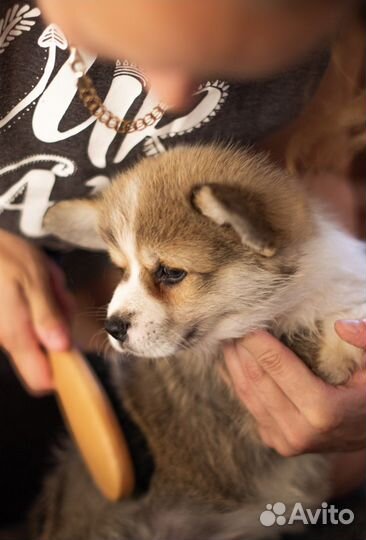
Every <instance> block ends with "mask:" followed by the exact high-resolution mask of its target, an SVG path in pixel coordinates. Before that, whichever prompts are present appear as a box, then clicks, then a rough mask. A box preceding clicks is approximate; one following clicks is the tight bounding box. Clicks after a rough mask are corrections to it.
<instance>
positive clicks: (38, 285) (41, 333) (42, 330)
mask: <svg viewBox="0 0 366 540" xmlns="http://www.w3.org/2000/svg"><path fill="white" fill-rule="evenodd" d="M23 288H24V294H25V298H26V300H27V302H28V305H29V310H30V314H31V320H32V323H33V327H34V331H35V333H36V335H37V337H38V338H39V340H40V342H41V343H42V345H43V346H44V347H46V348H47V349H49V350H53V351H63V350H66V349H68V348H69V347H70V345H71V343H70V341H71V340H70V332H69V329H68V325H67V324H66V322H65V319H64V317H63V315H62V313H61V309H60V307H59V306H58V305H57V301H56V299H55V295H54V293H53V291H52V287H51V277H50V274H49V271H48V266H47V261H46V260H42V264H37V265H35V267H34V268H33V269H32V270H29V275H28V280H27V282H25V283H23Z"/></svg>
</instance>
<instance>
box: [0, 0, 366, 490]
mask: <svg viewBox="0 0 366 540" xmlns="http://www.w3.org/2000/svg"><path fill="white" fill-rule="evenodd" d="M363 7H364V6H363V4H362V3H361V2H357V1H354V2H353V1H352V2H350V1H349V0H319V1H316V2H315V1H313V0H310V1H308V2H304V1H303V0H291V1H287V0H261V1H260V2H257V1H255V2H254V1H252V0H248V1H245V2H244V1H243V2H238V1H236V0H229V1H227V2H222V1H220V0H202V1H201V2H195V1H194V0H185V1H184V2H179V1H178V2H170V1H169V0H156V1H155V2H153V3H152V2H150V1H149V0H136V1H135V2H133V3H128V4H127V3H123V2H122V3H121V2H119V0H107V1H106V2H103V3H100V2H99V1H97V0H91V1H89V2H88V4H87V6H86V5H85V3H84V2H83V0H76V1H75V0H63V2H62V3H61V2H58V1H56V0H40V1H39V5H36V4H32V3H31V5H28V4H27V5H24V6H23V5H20V4H15V2H14V1H12V0H5V2H3V3H2V5H1V7H0V20H2V24H0V73H1V80H0V93H1V96H2V100H1V104H0V139H1V147H0V148H1V150H0V280H1V283H2V284H3V300H2V302H3V304H2V306H3V309H2V310H1V313H0V346H2V347H3V348H4V349H5V350H6V351H7V353H8V354H9V355H10V357H11V358H12V360H13V362H14V365H15V366H16V369H17V371H18V372H19V374H20V376H21V377H22V378H23V380H24V381H25V383H26V384H27V386H28V387H29V388H30V389H32V390H33V391H35V392H44V391H49V390H51V389H52V378H51V374H50V369H49V365H48V362H47V358H46V354H45V352H44V351H45V350H66V349H67V348H68V347H69V346H70V341H71V338H70V329H69V328H70V305H71V298H70V295H69V292H68V291H67V288H66V285H65V281H64V279H63V275H62V272H61V270H60V268H59V267H58V265H56V264H55V263H54V262H53V261H52V260H51V259H50V258H49V257H47V255H45V254H44V252H43V251H42V249H40V247H41V248H42V247H44V246H46V247H47V246H50V245H51V244H49V239H48V238H45V237H44V235H43V232H42V218H43V215H44V213H45V212H46V210H47V208H48V207H49V205H50V204H51V203H52V202H53V201H56V200H61V199H63V198H65V199H66V198H72V197H79V196H85V195H87V194H90V195H92V194H93V193H94V192H95V191H96V190H98V189H101V188H102V187H103V185H105V184H106V183H107V182H108V178H110V177H111V176H113V175H114V174H115V173H116V172H119V171H121V170H123V168H125V167H128V166H130V165H131V164H132V163H134V162H136V161H137V160H138V159H139V158H140V157H142V156H143V155H154V154H156V153H159V152H162V151H164V150H165V149H167V148H170V147H171V146H173V145H176V144H179V143H190V142H191V143H198V142H208V141H212V140H215V141H220V142H225V141H227V142H229V141H230V142H234V143H236V144H240V145H246V144H254V145H256V147H258V148H264V149H267V150H269V151H271V152H272V154H273V156H274V158H276V159H277V160H279V161H281V162H282V163H283V164H286V165H288V166H292V167H293V168H295V169H297V170H300V172H301V173H302V175H303V177H304V181H306V182H308V183H309V185H310V186H311V187H312V188H313V189H314V191H315V192H316V193H317V194H318V195H320V196H322V197H323V198H325V199H329V201H330V203H331V204H332V205H333V208H334V209H335V211H337V212H338V215H339V216H341V217H342V219H343V222H344V224H345V226H346V227H348V228H349V230H351V231H352V232H354V233H355V234H357V233H358V230H359V229H358V223H357V219H356V217H357V216H356V215H357V211H356V210H357V209H356V199H357V197H356V196H355V194H354V189H355V188H354V187H353V186H352V185H351V183H350V181H348V179H347V173H349V167H350V164H351V162H352V160H353V156H354V154H355V153H356V152H357V151H358V150H359V148H360V144H361V142H363V137H364V134H363V133H362V131H361V130H360V125H361V124H362V113H361V116H360V112H359V110H360V109H359V106H360V105H359V100H358V93H357V77H358V75H359V73H360V69H361V68H360V65H362V57H361V53H360V50H359V48H358V45H359V41H358V36H361V37H360V38H359V39H360V40H361V41H362V39H363V30H362V28H361V26H362V25H361V23H359V20H360V15H359V13H361V10H362V9H363ZM40 10H41V11H40ZM41 12H42V14H43V16H44V17H45V20H46V21H47V22H46V23H42V20H41ZM177 21H179V25H178V26H177ZM54 23H56V24H57V26H56V25H55V24H54ZM351 25H352V29H353V32H352V35H350V33H349V32H347V29H349V28H350V26H351ZM70 43H75V44H77V45H78V47H82V48H85V49H87V50H88V51H90V52H89V53H88V54H85V56H84V61H85V64H86V69H88V70H89V74H90V75H91V77H92V81H93V84H94V86H95V87H96V92H97V93H98V95H101V96H102V99H103V101H104V104H105V106H106V108H107V109H108V110H112V112H113V113H114V114H116V115H118V117H120V118H122V119H124V118H127V119H128V120H131V119H133V118H146V115H148V114H149V112H150V111H151V110H154V108H159V103H160V102H159V100H161V101H162V102H163V103H167V104H168V105H169V111H168V113H167V114H165V115H164V116H163V118H160V117H159V119H158V121H157V122H155V123H153V124H151V125H149V126H147V127H146V129H144V130H138V129H136V130H135V131H133V132H130V133H127V134H121V133H119V134H116V132H115V131H113V129H111V127H110V126H109V127H108V126H105V125H104V124H103V123H101V122H99V121H97V120H96V119H95V118H94V117H92V116H90V114H89V113H88V111H86V109H85V108H84V107H83V104H82V103H81V101H80V100H79V98H78V96H77V95H76V87H75V78H74V75H73V73H72V72H71V70H70V64H69V63H68V56H69V53H68V50H67V48H68V45H70ZM340 44H341V45H340ZM342 46H343V47H344V49H342ZM334 50H335V51H338V50H339V51H340V53H339V54H340V55H341V54H344V50H346V52H347V53H348V54H350V55H352V62H349V63H348V62H346V63H345V64H346V65H347V69H349V70H350V72H349V74H347V77H345V82H344V86H343V87H342V88H343V90H344V92H343V93H342V95H341V96H334V95H332V98H331V99H329V101H327V104H328V107H324V106H323V107H322V106H321V105H320V104H322V105H323V103H324V100H325V99H327V100H328V97H327V92H328V91H329V89H330V92H331V93H332V91H333V87H332V82H334V81H335V77H336V75H335V71H336V66H337V61H338V57H337V58H334V57H333V58H332V51H334ZM354 51H356V54H353V53H354ZM97 55H101V56H102V57H103V58H107V59H110V60H113V61H114V63H113V64H112V63H111V62H110V61H109V60H105V61H101V60H99V59H96V56H97ZM116 58H119V60H118V62H116V61H115V59H116ZM350 64H352V65H350ZM137 65H138V66H142V68H143V71H142V70H141V68H140V67H137ZM348 75H349V76H348ZM29 80H32V83H31V84H29ZM350 81H352V83H350ZM157 96H159V97H157ZM319 107H320V109H321V110H322V114H323V116H321V118H320V120H322V121H323V124H321V121H319V118H318V116H319ZM332 107H333V108H332ZM159 110H160V109H159ZM335 112H337V114H338V115H339V116H340V119H339V123H338V122H337V118H338V116H337V115H336V114H335ZM330 120H331V121H332V122H333V123H331V125H330V129H329V132H327V131H326V130H325V129H324V125H326V124H327V122H328V121H330ZM320 124H321V125H320ZM314 126H316V128H317V130H318V133H316V129H315V130H313V127H314ZM344 126H345V127H344ZM314 131H315V133H314ZM309 133H310V135H309ZM334 134H336V136H337V137H335V136H334ZM305 135H308V138H306V137H305ZM317 136H318V139H317ZM336 138H338V139H339V141H340V143H339V144H340V148H341V149H342V153H339V152H337V160H336V161H337V162H338V163H336V164H334V161H335V160H334V151H330V146H329V139H336ZM296 142H297V146H296ZM332 143H333V144H335V140H333V141H332ZM314 146H318V147H319V148H320V150H323V152H321V151H320V150H319V152H318V154H317V155H316V156H315V158H316V159H315V158H314V162H315V163H316V166H314V167H312V156H313V155H314ZM329 155H331V159H330V158H329ZM286 156H287V160H286ZM322 156H326V157H327V158H328V161H326V160H325V162H322ZM323 169H326V170H328V171H329V170H330V171H331V172H333V171H334V170H335V171H336V173H338V174H333V175H332V176H331V180H330V179H329V177H327V178H328V179H327V181H324V183H323V182H321V174H320V172H321V171H322V170H323ZM338 169H339V170H338ZM306 173H308V175H306ZM310 173H313V174H310ZM315 173H319V174H315ZM324 176H326V175H324ZM328 176H329V175H328ZM327 186H328V189H327ZM37 244H38V245H37ZM52 247H53V248H54V247H56V248H57V249H58V248H59V247H60V246H57V245H56V246H55V245H52ZM15 323H16V324H15ZM336 330H337V332H338V333H339V335H340V336H341V337H342V338H343V339H344V340H346V341H348V342H350V343H351V344H353V345H354V346H356V347H360V348H365V349H366V322H365V321H340V322H339V323H338V325H337V329H336ZM226 357H227V364H228V367H229V372H230V373H231V375H232V379H233V384H234V387H235V389H236V391H237V394H238V398H239V399H242V400H243V401H244V402H245V404H246V406H247V407H248V409H249V410H250V411H251V412H252V414H253V415H254V417H255V418H256V419H257V421H258V426H259V430H260V433H261V436H262V438H263V441H264V442H265V443H266V444H268V445H269V446H271V447H273V448H274V449H275V450H277V451H278V452H279V453H281V454H283V455H288V456H291V455H296V454H299V453H304V452H311V451H315V450H316V451H322V452H341V453H342V455H341V458H342V462H343V463H344V462H346V463H347V462H351V463H352V464H353V470H350V471H349V473H348V474H347V477H346V478H343V479H342V482H341V484H342V485H341V486H339V489H340V490H345V489H348V488H352V487H354V486H356V485H357V484H358V483H359V479H360V474H361V472H360V471H361V470H362V467H363V463H364V448H365V446H366V432H365V428H364V426H365V420H366V402H365V387H366V375H365V372H360V373H358V374H357V375H356V376H355V377H353V378H352V380H351V381H350V382H349V383H348V384H347V386H346V387H342V388H333V387H329V386H327V385H326V384H325V383H323V382H322V381H320V380H319V379H317V378H316V377H315V375H313V374H312V373H311V372H310V371H309V370H308V369H307V368H306V367H305V366H304V365H303V363H302V362H301V361H300V359H298V358H296V356H295V355H294V354H293V353H292V352H291V351H289V350H288V349H286V348H285V347H284V346H283V345H282V344H280V343H279V342H277V341H276V340H275V339H274V338H273V337H271V336H269V335H267V334H265V333H259V334H258V335H251V336H249V337H246V338H244V339H243V340H242V341H240V342H238V343H237V344H236V345H235V346H233V347H230V348H228V349H227V351H226ZM246 377H250V378H251V380H252V381H253V385H251V388H250V389H248V388H247V387H246V385H244V384H243V380H244V379H245V378H246ZM0 384H2V383H0ZM294 388H296V390H297V391H296V392H294V391H293V389H294ZM297 396H299V397H297ZM314 396H317V399H314ZM300 397H301V399H300ZM268 403H270V404H271V406H270V407H268V405H267V404H268ZM7 406H8V407H9V406H11V404H9V403H8V404H7ZM360 450H362V452H360Z"/></svg>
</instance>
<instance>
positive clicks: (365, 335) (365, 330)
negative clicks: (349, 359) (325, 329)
mask: <svg viewBox="0 0 366 540" xmlns="http://www.w3.org/2000/svg"><path fill="white" fill-rule="evenodd" d="M335 330H336V332H337V334H338V335H339V337H340V338H341V339H343V341H346V342H347V343H349V344H350V345H354V346H355V347H358V348H359V349H366V320H365V319H363V320H359V321H357V320H355V321H353V320H341V321H337V322H336V323H335Z"/></svg>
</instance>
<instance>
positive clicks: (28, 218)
mask: <svg viewBox="0 0 366 540" xmlns="http://www.w3.org/2000/svg"><path fill="white" fill-rule="evenodd" d="M47 161H51V162H56V165H53V167H52V168H51V169H50V170H49V171H47V170H46V169H32V170H30V171H28V172H27V173H26V174H25V175H24V176H23V177H22V178H20V180H18V182H16V183H15V184H13V185H12V186H11V187H10V188H9V189H8V191H6V192H5V193H4V194H3V195H1V196H0V214H1V213H2V212H4V210H18V211H20V215H21V217H20V224H19V226H20V230H21V231H22V232H23V233H24V234H26V235H27V236H31V237H38V236H42V235H43V234H44V233H42V219H43V216H44V214H45V212H46V211H47V209H48V208H49V207H50V205H51V204H52V203H50V195H51V192H52V189H53V186H54V185H55V182H56V178H57V177H59V178H67V177H69V176H71V175H72V174H73V173H74V172H75V169H76V166H75V163H73V162H72V161H71V160H70V159H67V158H65V157H62V156H56V155H43V154H40V155H36V156H30V157H28V158H24V159H22V160H21V161H19V162H18V163H12V164H11V165H8V166H7V167H4V168H3V169H1V170H0V176H3V175H5V174H7V173H9V172H12V171H15V170H18V169H21V168H24V167H27V166H28V165H32V164H35V163H40V162H47ZM23 194H24V199H23V201H22V202H21V203H17V202H16V201H17V199H18V198H19V197H20V196H21V195H23Z"/></svg>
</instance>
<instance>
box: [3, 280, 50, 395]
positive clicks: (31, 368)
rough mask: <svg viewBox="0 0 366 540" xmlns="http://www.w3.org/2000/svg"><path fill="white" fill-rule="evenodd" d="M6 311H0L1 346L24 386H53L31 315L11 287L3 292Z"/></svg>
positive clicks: (43, 388)
mask: <svg viewBox="0 0 366 540" xmlns="http://www.w3.org/2000/svg"><path fill="white" fill-rule="evenodd" d="M4 294H5V295H6V300H7V306H8V309H7V312H6V314H4V312H1V318H0V340H1V345H2V346H3V347H4V348H5V349H6V351H7V352H8V353H9V355H10V356H11V359H12V361H13V363H14V366H15V368H16V370H17V372H18V373H19V375H20V376H21V378H22V380H23V381H24V383H25V385H26V386H27V388H28V389H29V390H31V391H34V392H37V393H39V392H45V391H49V390H51V389H52V388H53V383H52V374H51V369H50V365H49V362H48V360H47V358H46V356H45V354H44V353H43V352H42V350H41V349H40V347H39V345H38V343H37V338H36V336H35V335H34V332H32V328H31V321H30V315H29V312H28V308H27V306H26V304H25V303H24V300H23V298H22V295H21V294H20V293H19V292H18V291H17V290H16V289H12V288H7V290H6V291H4Z"/></svg>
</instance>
